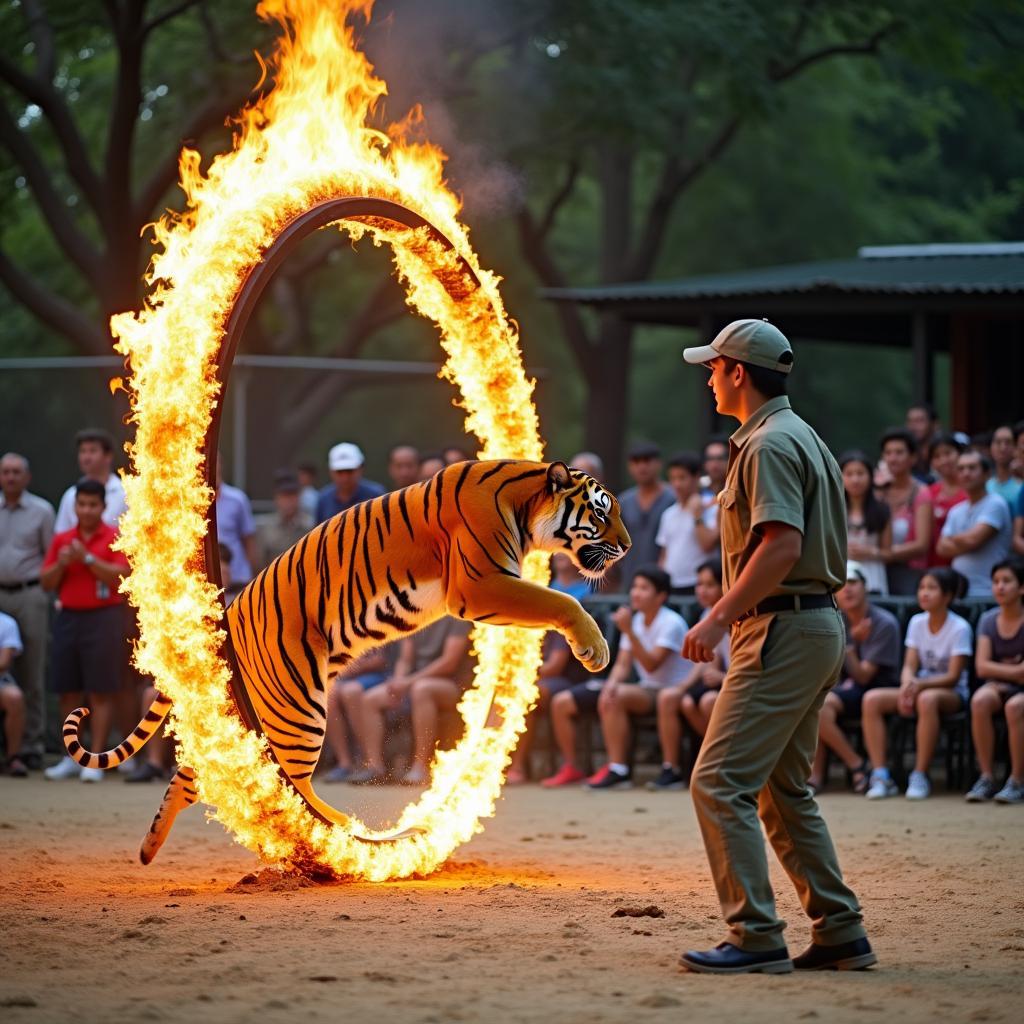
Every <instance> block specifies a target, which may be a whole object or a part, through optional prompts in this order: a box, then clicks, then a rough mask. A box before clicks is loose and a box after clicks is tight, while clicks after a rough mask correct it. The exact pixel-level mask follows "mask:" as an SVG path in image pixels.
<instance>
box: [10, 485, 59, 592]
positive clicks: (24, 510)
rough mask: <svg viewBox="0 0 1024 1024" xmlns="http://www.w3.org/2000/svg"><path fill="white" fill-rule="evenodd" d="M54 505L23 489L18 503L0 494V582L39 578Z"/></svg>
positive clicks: (51, 523) (48, 544)
mask: <svg viewBox="0 0 1024 1024" xmlns="http://www.w3.org/2000/svg"><path fill="white" fill-rule="evenodd" d="M53 518H54V512H53V506H52V505H51V504H50V503H49V502H48V501H46V500H44V499H43V498H39V497H37V496H36V495H34V494H29V492H28V491H24V492H23V493H22V495H21V497H20V498H19V499H18V502H17V504H15V505H8V504H7V502H6V501H5V500H4V498H3V495H0V583H4V584H15V583H27V582H28V581H29V580H38V579H39V571H40V569H41V568H42V565H43V558H44V557H45V556H46V552H47V551H48V550H49V547H50V541H51V540H53Z"/></svg>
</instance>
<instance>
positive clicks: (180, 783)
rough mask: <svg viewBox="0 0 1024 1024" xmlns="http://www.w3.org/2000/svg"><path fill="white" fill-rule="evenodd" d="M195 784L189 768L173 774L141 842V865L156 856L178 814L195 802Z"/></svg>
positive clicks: (193, 774)
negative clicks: (158, 808)
mask: <svg viewBox="0 0 1024 1024" xmlns="http://www.w3.org/2000/svg"><path fill="white" fill-rule="evenodd" d="M195 782H196V774H195V772H194V771H192V769H191V768H179V769H178V770H177V771H176V772H175V773H174V778H173V779H171V784H170V785H169V786H168V787H167V792H166V793H164V798H163V800H162V801H161V803H160V810H158V811H157V812H156V817H155V818H154V819H153V824H152V825H151V826H150V827H149V832H147V833H146V838H145V839H143V840H142V848H141V849H140V850H139V860H141V861H142V863H143V864H149V863H150V862H151V861H152V860H153V858H154V857H155V856H156V855H157V852H158V851H159V849H160V847H161V846H163V845H164V840H165V839H166V838H167V835H168V833H169V832H170V831H171V826H172V825H173V824H174V819H175V818H177V816H178V814H179V813H180V812H181V811H183V810H184V809H185V808H186V807H191V806H192V804H194V803H195V802H196V800H197V798H198V794H197V793H196V787H195Z"/></svg>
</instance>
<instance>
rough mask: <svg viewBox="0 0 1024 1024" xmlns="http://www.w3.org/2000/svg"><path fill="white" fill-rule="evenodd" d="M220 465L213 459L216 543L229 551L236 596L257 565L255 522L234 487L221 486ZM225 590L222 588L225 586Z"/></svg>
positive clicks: (246, 502) (245, 498) (245, 500)
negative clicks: (215, 481)
mask: <svg viewBox="0 0 1024 1024" xmlns="http://www.w3.org/2000/svg"><path fill="white" fill-rule="evenodd" d="M220 466H221V461H220V459H219V458H218V459H217V497H216V502H217V541H218V543H220V544H226V545H227V547H228V548H229V550H230V551H231V586H232V587H233V588H234V592H235V593H237V592H238V591H239V590H241V589H242V588H243V587H244V586H245V585H246V584H247V583H248V582H249V580H251V579H252V575H253V573H252V569H253V566H254V565H258V564H259V559H260V553H259V548H258V546H257V543H256V521H255V520H254V519H253V517H252V505H250V504H249V498H248V495H246V493H245V491H243V490H240V489H239V488H238V487H232V486H231V485H230V484H226V483H224V476H223V473H222V472H221V468H220ZM225 587H226V584H225Z"/></svg>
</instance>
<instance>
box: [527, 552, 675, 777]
mask: <svg viewBox="0 0 1024 1024" xmlns="http://www.w3.org/2000/svg"><path fill="white" fill-rule="evenodd" d="M669 587H670V584H669V577H668V573H666V572H665V571H664V570H662V569H659V568H658V567H657V566H654V565H648V566H642V567H641V568H639V569H637V571H636V573H635V574H634V576H633V583H632V585H631V586H630V588H629V601H630V607H628V608H627V607H626V606H623V607H621V608H619V609H617V610H616V611H615V612H614V613H613V614H612V621H613V622H614V623H615V625H616V627H618V629H619V630H620V631H621V633H622V639H621V640H620V642H619V653H618V656H617V657H616V659H615V664H614V665H613V666H612V670H611V672H610V673H609V676H608V679H607V681H604V682H602V681H601V680H591V681H590V682H586V683H580V684H579V685H578V686H573V687H572V688H570V689H568V690H563V691H562V692H561V693H559V694H557V695H556V696H555V697H554V698H553V700H552V701H551V725H552V729H553V731H554V734H555V743H556V744H557V746H558V750H559V753H560V754H561V756H562V766H561V768H560V769H559V770H558V772H556V773H555V774H554V775H552V776H551V777H550V778H547V779H544V781H543V782H542V783H541V784H542V785H544V786H548V787H551V786H566V785H569V784H571V783H573V782H581V781H582V780H583V779H584V778H585V776H584V774H583V772H582V771H580V769H579V768H578V767H577V764H576V718H577V716H578V715H579V714H580V713H581V712H582V713H584V714H593V713H594V712H595V711H596V712H597V713H598V714H599V715H600V718H601V732H602V733H603V735H604V742H605V748H606V749H607V751H608V761H609V763H608V764H606V765H605V766H604V767H603V768H602V769H601V770H600V771H599V772H597V773H596V774H595V775H592V776H591V777H590V778H589V779H587V786H588V788H590V789H628V788H630V787H631V786H632V785H633V779H632V772H631V770H630V768H629V765H628V764H626V758H627V754H628V748H629V731H630V716H632V715H648V714H651V713H652V712H653V711H654V709H655V705H656V702H657V692H658V690H661V689H663V688H664V687H666V686H676V685H678V684H680V683H681V682H682V681H683V680H684V679H685V678H686V677H687V675H689V672H690V669H691V664H690V662H689V661H687V660H686V659H685V658H683V656H682V655H681V654H680V653H679V652H680V651H681V650H682V648H683V639H684V638H685V636H686V631H687V625H686V622H685V621H684V620H683V618H682V616H681V615H678V614H676V612H674V611H672V609H671V608H666V607H665V601H666V600H667V599H668V596H669ZM634 668H635V670H636V674H637V676H638V677H639V682H638V683H630V682H627V680H628V679H629V677H630V675H631V674H632V672H633V670H634Z"/></svg>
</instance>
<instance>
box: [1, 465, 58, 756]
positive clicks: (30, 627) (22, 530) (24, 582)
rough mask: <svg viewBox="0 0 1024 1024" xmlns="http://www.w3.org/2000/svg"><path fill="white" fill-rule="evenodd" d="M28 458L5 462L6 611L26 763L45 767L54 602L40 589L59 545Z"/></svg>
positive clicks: (3, 549)
mask: <svg viewBox="0 0 1024 1024" xmlns="http://www.w3.org/2000/svg"><path fill="white" fill-rule="evenodd" d="M31 479H32V476H31V473H30V472H29V464H28V459H26V458H25V457H24V456H23V455H16V454H15V453H14V452H8V453H7V454H6V455H5V456H4V457H3V458H2V459H0V612H5V613H6V614H8V615H10V616H11V617H12V618H13V619H14V620H15V622H17V624H18V632H19V633H20V636H21V641H20V646H21V648H22V650H21V653H20V656H19V657H17V658H16V660H15V662H14V675H15V678H16V679H17V680H18V685H19V686H20V688H21V692H22V694H23V695H24V698H25V730H24V738H23V741H22V743H23V746H22V748H21V749H20V750H13V751H12V750H8V752H7V753H8V756H10V755H11V754H20V755H21V760H22V761H23V763H25V764H27V765H28V766H29V767H30V768H36V769H38V768H42V766H43V750H44V738H45V734H46V694H45V690H44V687H45V680H46V645H47V637H48V633H49V628H50V599H49V598H48V597H47V596H46V594H45V593H44V592H43V589H42V587H40V585H39V574H40V570H41V569H42V567H43V559H44V558H45V557H46V552H47V551H48V550H49V548H50V542H51V541H52V540H53V521H54V511H53V506H52V505H51V504H50V503H49V502H48V501H44V500H43V499H42V498H39V497H37V496H36V495H34V494H30V493H29V492H28V489H27V488H28V485H29V483H30V481H31Z"/></svg>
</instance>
